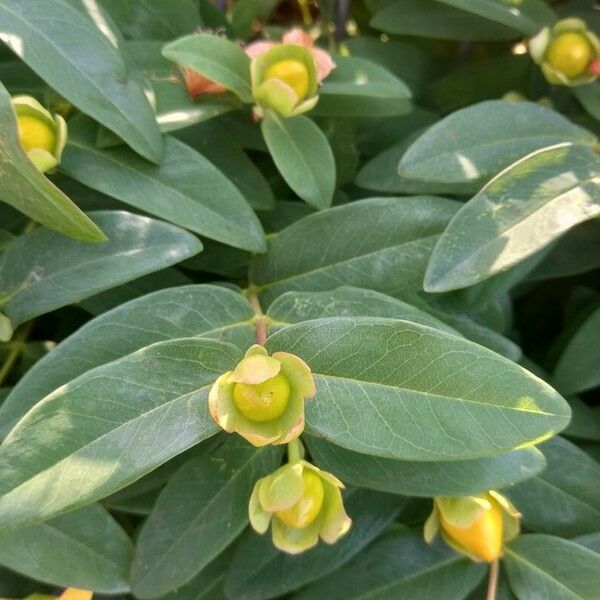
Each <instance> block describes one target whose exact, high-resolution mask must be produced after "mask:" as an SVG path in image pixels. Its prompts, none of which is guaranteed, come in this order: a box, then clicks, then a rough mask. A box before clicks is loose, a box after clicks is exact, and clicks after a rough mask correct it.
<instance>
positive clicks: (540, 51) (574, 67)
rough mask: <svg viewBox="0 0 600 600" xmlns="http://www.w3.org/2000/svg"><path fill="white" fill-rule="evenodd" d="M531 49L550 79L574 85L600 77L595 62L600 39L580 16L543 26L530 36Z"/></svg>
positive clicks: (536, 60) (532, 54)
mask: <svg viewBox="0 0 600 600" xmlns="http://www.w3.org/2000/svg"><path fill="white" fill-rule="evenodd" d="M529 52H530V54H531V56H532V58H533V60H534V61H535V62H536V63H537V64H539V65H541V68H542V72H543V73H544V76H545V77H546V79H547V80H548V81H549V82H550V83H553V84H556V85H567V86H575V85H583V84H586V83H591V82H592V81H594V79H596V77H598V74H597V73H595V70H594V68H593V65H594V64H595V61H596V60H598V58H599V57H600V40H599V39H598V37H597V36H596V35H595V34H594V33H593V32H592V31H590V30H589V29H588V28H587V25H586V24H585V22H584V21H582V20H581V19H576V18H571V19H563V20H562V21H558V23H556V24H555V25H554V26H553V27H552V28H549V27H544V29H542V30H541V31H540V32H539V33H538V34H537V35H536V36H535V37H533V38H532V39H531V40H529Z"/></svg>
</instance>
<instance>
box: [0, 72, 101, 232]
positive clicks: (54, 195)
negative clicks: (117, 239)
mask: <svg viewBox="0 0 600 600" xmlns="http://www.w3.org/2000/svg"><path fill="white" fill-rule="evenodd" d="M0 132H1V135H0V200H2V201H3V202H6V203H7V204H10V205H11V206H12V207H14V208H16V209H17V210H19V211H21V212H22V213H24V214H26V215H27V216H28V217H30V218H31V219H34V220H35V221H37V222H38V223H41V224H42V225H45V226H46V227H48V228H50V229H54V230H55V231H59V232H60V233H63V234H64V235H68V236H71V237H74V238H77V239H80V240H85V241H88V242H102V241H104V240H105V239H106V236H105V235H104V234H103V233H102V231H101V230H100V229H99V228H98V226H97V225H96V224H95V223H94V222H93V221H92V220H90V218H89V217H88V216H86V215H85V214H84V213H83V212H81V210H80V209H79V208H77V205H76V204H74V203H73V202H72V201H71V200H70V199H69V198H68V197H67V196H66V195H65V194H64V193H63V192H61V191H60V190H59V189H58V188H57V187H56V186H55V185H54V184H53V183H52V182H51V181H50V180H49V179H48V178H47V177H45V176H44V175H43V174H42V173H40V172H39V171H38V169H37V168H36V166H35V165H34V164H33V163H32V162H31V160H30V159H29V157H28V156H27V155H26V154H25V151H24V150H23V148H22V146H21V143H20V142H19V135H18V129H17V119H16V115H15V112H14V110H13V108H12V105H11V102H10V95H9V93H8V91H7V90H6V88H5V87H4V86H3V85H2V83H0Z"/></svg>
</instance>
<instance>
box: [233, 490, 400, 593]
mask: <svg viewBox="0 0 600 600" xmlns="http://www.w3.org/2000/svg"><path fill="white" fill-rule="evenodd" d="M403 503H404V499H403V498H398V497H394V496H391V495H389V494H380V493H378V492H372V491H369V490H357V489H354V490H351V491H349V492H347V493H346V494H345V496H344V506H345V508H346V512H347V513H348V514H349V515H350V516H351V518H352V528H351V529H350V531H349V532H348V533H347V534H346V535H345V536H344V537H343V538H341V539H340V540H339V541H337V542H336V543H335V544H333V545H331V546H330V545H327V544H323V543H321V544H319V545H318V546H317V547H316V548H314V549H312V550H311V551H309V552H307V553H305V554H302V555H299V556H293V555H289V554H284V553H283V552H280V551H279V550H277V548H275V547H274V546H273V543H272V541H271V538H270V535H268V534H266V535H263V536H259V535H257V534H256V533H255V532H254V531H251V530H250V531H248V533H247V534H246V535H245V536H244V537H243V538H242V541H241V542H240V544H239V546H238V548H237V550H236V552H235V554H234V556H233V559H232V563H231V567H230V570H229V573H228V575H227V580H226V582H225V591H226V593H227V596H228V598H231V600H267V599H269V598H276V597H280V596H281V595H282V594H286V593H288V592H291V591H293V590H296V589H299V588H300V587H302V586H304V585H306V584H308V583H312V582H313V581H315V580H316V579H319V578H320V577H323V576H325V575H327V574H328V573H330V572H331V571H334V570H335V569H337V568H339V567H341V566H342V565H343V564H345V563H347V562H348V561H349V560H350V559H351V558H353V557H354V556H355V555H356V554H358V553H359V552H360V551H361V550H362V549H363V548H364V547H365V546H366V545H367V544H368V543H370V542H371V541H372V540H373V539H374V538H376V537H377V536H378V535H379V534H381V532H382V531H383V530H384V529H385V528H386V527H387V526H388V525H389V524H390V522H391V521H393V520H394V518H395V517H396V515H397V514H398V512H399V510H400V507H401V506H402V504H403Z"/></svg>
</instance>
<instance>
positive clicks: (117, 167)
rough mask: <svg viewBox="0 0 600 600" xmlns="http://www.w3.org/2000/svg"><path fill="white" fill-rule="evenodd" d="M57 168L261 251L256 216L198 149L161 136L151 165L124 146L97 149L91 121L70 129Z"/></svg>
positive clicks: (178, 221)
mask: <svg viewBox="0 0 600 600" xmlns="http://www.w3.org/2000/svg"><path fill="white" fill-rule="evenodd" d="M61 169H62V170H63V171H64V172H66V173H67V174H68V175H69V176H71V177H73V178H74V179H77V180H78V181H80V182H81V183H84V184H85V185H87V186H89V187H91V188H93V189H95V190H98V191H100V192H102V193H104V194H107V195H108V196H112V197H113V198H117V199H119V200H121V201H122V202H126V203H127V204H131V205H132V206H134V207H135V208H139V209H141V210H143V211H145V212H147V213H150V214H152V215H156V216H158V217H160V218H162V219H165V220H167V221H171V222H172V223H175V224H176V225H179V226H181V227H185V228H186V229H189V230H191V231H194V232H195V233H199V234H200V235H204V236H206V237H209V238H211V239H214V240H218V241H220V242H224V243H225V244H229V245H231V246H235V247H237V248H243V249H245V250H253V251H256V252H261V251H264V249H265V241H264V234H263V231H262V227H261V225H260V222H259V221H258V218H257V217H256V215H255V214H254V212H253V211H252V209H251V208H250V206H249V205H248V203H247V201H246V200H245V198H244V197H243V196H242V195H241V193H240V192H239V190H238V189H237V188H236V187H235V185H234V184H233V183H232V182H231V181H230V180H229V179H228V178H227V177H226V176H225V175H224V174H223V173H222V172H221V171H219V169H217V167H215V166H214V165H213V164H212V163H211V162H210V161H209V160H207V159H206V158H205V157H204V156H202V154H200V153H199V152H196V151H195V150H194V149H193V148H190V147H189V146H187V145H186V144H184V143H183V142H180V141H179V140H177V139H175V138H173V137H166V138H165V157H164V160H163V162H162V163H161V164H160V165H153V164H151V163H148V162H147V161H145V160H143V159H142V158H140V157H138V156H137V155H136V154H135V153H133V152H131V151H129V150H128V149H127V148H122V147H121V148H114V149H100V148H97V147H96V145H95V143H94V124H93V123H92V122H91V121H79V123H78V124H77V126H76V127H73V128H72V133H71V135H70V137H69V143H68V144H67V147H66V148H65V153H64V157H63V161H62V164H61Z"/></svg>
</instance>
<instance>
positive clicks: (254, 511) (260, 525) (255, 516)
mask: <svg viewBox="0 0 600 600" xmlns="http://www.w3.org/2000/svg"><path fill="white" fill-rule="evenodd" d="M263 479H264V478H263ZM263 479H259V480H258V481H257V482H256V483H255V484H254V489H253V490H252V495H251V496H250V502H249V503H248V517H249V519H250V525H252V529H254V531H256V532H257V533H260V534H263V533H265V532H266V531H267V529H269V523H270V522H271V513H269V512H266V511H265V510H263V508H262V506H261V504H260V500H259V489H260V486H261V484H262V482H263Z"/></svg>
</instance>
